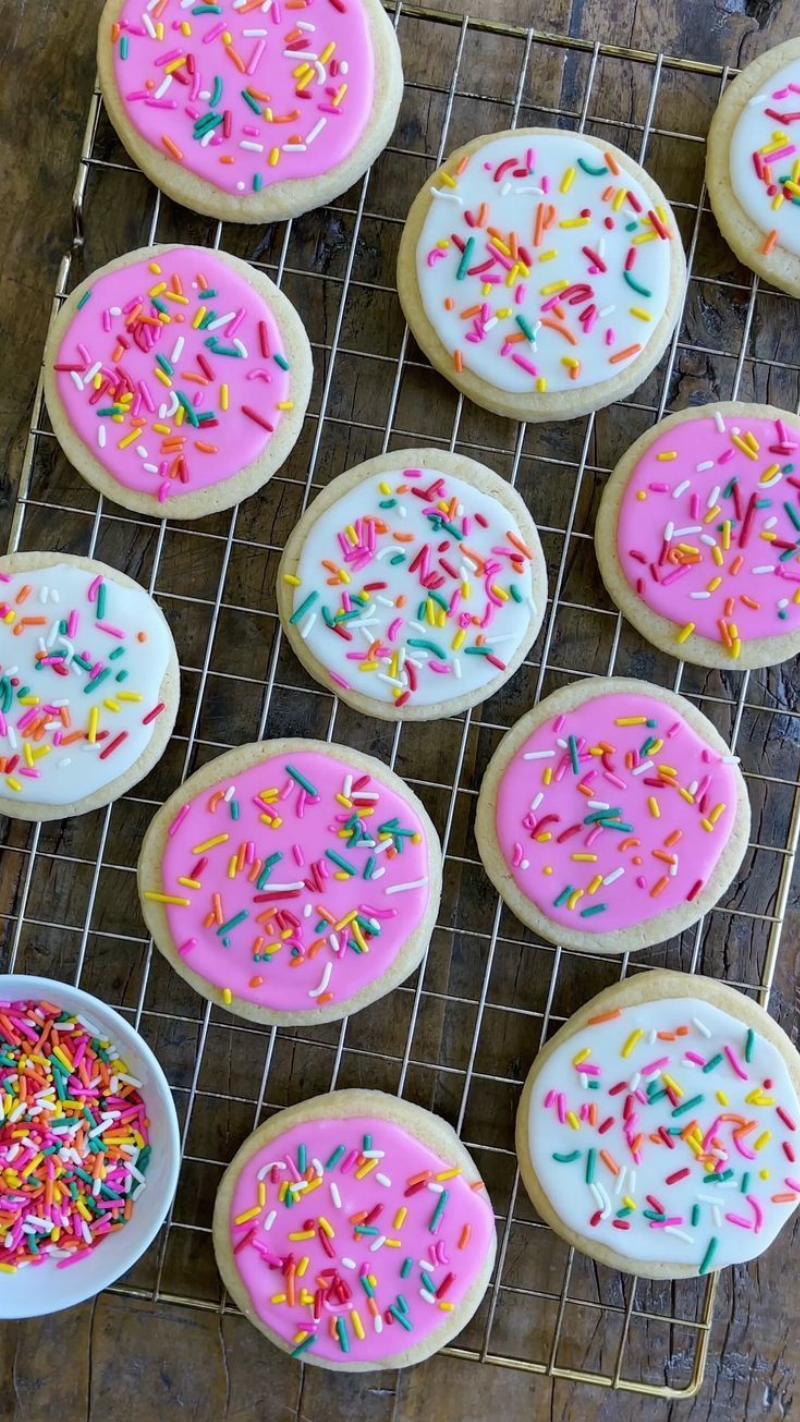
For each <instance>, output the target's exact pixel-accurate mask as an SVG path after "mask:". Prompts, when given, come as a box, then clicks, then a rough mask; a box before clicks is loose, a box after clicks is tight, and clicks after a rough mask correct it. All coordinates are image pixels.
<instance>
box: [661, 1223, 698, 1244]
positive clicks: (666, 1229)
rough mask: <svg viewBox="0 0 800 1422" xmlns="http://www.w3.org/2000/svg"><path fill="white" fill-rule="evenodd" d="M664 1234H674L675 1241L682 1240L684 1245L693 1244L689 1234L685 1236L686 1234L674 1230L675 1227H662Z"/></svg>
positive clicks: (682, 1231)
mask: <svg viewBox="0 0 800 1422" xmlns="http://www.w3.org/2000/svg"><path fill="white" fill-rule="evenodd" d="M664 1233H665V1234H674V1235H675V1238H676V1239H682V1240H683V1241H684V1243H685V1244H694V1240H693V1239H692V1236H691V1235H690V1234H686V1232H685V1231H684V1230H682V1229H676V1227H675V1225H664Z"/></svg>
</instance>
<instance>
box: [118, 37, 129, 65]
mask: <svg viewBox="0 0 800 1422" xmlns="http://www.w3.org/2000/svg"><path fill="white" fill-rule="evenodd" d="M129 48H130V46H129V42H128V36H127V35H122V37H121V39H120V42H119V57H120V59H127V58H128V52H129Z"/></svg>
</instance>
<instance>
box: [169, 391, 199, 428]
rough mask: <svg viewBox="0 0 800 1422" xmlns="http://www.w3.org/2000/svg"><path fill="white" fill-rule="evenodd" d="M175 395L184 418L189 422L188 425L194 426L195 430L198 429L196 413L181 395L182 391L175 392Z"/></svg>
mask: <svg viewBox="0 0 800 1422" xmlns="http://www.w3.org/2000/svg"><path fill="white" fill-rule="evenodd" d="M175 394H176V396H177V399H178V403H179V404H180V405H182V406H183V408H184V410H185V411H186V418H187V420H188V421H189V424H190V425H194V428H195V429H199V427H200V421H199V420H198V418H197V413H196V411H195V409H194V406H193V405H192V404H191V403H190V401H189V400H187V399H186V396H185V395H184V394H183V393H182V391H180V390H176V391H175Z"/></svg>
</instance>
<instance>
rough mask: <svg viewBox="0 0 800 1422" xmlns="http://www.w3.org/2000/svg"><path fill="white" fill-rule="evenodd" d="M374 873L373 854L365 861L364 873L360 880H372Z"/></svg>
mask: <svg viewBox="0 0 800 1422" xmlns="http://www.w3.org/2000/svg"><path fill="white" fill-rule="evenodd" d="M374 872H375V856H374V854H371V855H370V856H369V859H368V860H367V862H366V864H365V865H364V872H363V874H362V876H361V877H362V879H371V878H372V875H373V874H374Z"/></svg>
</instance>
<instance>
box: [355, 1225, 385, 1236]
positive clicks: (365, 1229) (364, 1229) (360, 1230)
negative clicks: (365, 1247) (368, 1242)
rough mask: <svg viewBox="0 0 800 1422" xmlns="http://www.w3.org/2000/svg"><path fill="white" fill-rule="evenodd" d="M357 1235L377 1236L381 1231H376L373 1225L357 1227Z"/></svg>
mask: <svg viewBox="0 0 800 1422" xmlns="http://www.w3.org/2000/svg"><path fill="white" fill-rule="evenodd" d="M355 1233H356V1234H370V1235H377V1234H379V1233H380V1231H379V1230H377V1229H375V1228H374V1227H373V1226H372V1225H356V1227H355Z"/></svg>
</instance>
